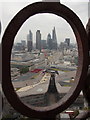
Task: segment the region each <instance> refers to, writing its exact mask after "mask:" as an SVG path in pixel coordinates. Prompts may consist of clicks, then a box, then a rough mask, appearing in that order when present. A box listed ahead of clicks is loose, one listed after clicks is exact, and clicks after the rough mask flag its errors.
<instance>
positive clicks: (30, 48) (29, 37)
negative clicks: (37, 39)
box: [27, 30, 33, 52]
mask: <svg viewBox="0 0 90 120" xmlns="http://www.w3.org/2000/svg"><path fill="white" fill-rule="evenodd" d="M32 40H33V34H32V32H31V30H30V31H29V34H28V35H27V49H28V52H31V51H32V49H33V42H32Z"/></svg>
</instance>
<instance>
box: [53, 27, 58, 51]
mask: <svg viewBox="0 0 90 120" xmlns="http://www.w3.org/2000/svg"><path fill="white" fill-rule="evenodd" d="M52 42H53V49H57V36H56V30H55V27H54V29H53V30H52Z"/></svg>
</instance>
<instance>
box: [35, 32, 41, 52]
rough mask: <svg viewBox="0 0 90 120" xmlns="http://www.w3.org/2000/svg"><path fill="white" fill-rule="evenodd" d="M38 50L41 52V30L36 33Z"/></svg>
mask: <svg viewBox="0 0 90 120" xmlns="http://www.w3.org/2000/svg"><path fill="white" fill-rule="evenodd" d="M36 49H38V50H40V51H41V33H40V30H37V32H36Z"/></svg>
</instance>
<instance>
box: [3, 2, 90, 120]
mask: <svg viewBox="0 0 90 120" xmlns="http://www.w3.org/2000/svg"><path fill="white" fill-rule="evenodd" d="M38 13H53V14H56V15H58V16H61V17H62V18H64V19H65V20H66V21H67V22H68V23H69V24H70V25H71V27H72V29H73V31H74V34H75V36H76V40H77V44H78V53H79V65H78V69H77V73H76V77H75V84H74V85H73V86H72V87H71V89H70V91H69V92H68V93H67V95H65V97H64V98H62V99H61V100H60V101H58V103H55V104H54V105H51V106H48V107H32V106H30V107H29V106H26V105H25V104H24V103H22V102H21V101H20V99H19V98H18V96H17V94H16V93H15V91H14V88H13V85H12V83H11V75H10V74H11V73H10V57H11V50H12V46H13V42H14V38H15V35H16V33H17V32H18V30H19V29H20V27H21V25H22V24H23V23H24V22H25V21H26V20H27V19H28V18H29V17H31V16H33V15H35V14H38ZM12 28H14V29H13V31H12ZM88 41H89V43H88ZM89 50H90V19H89V22H88V25H87V33H86V31H85V29H84V27H83V25H82V23H81V21H80V19H79V18H78V17H77V15H76V14H75V13H74V12H73V11H71V10H70V9H69V8H67V7H66V6H64V5H62V4H60V3H59V2H56V3H55V2H50V3H49V2H48V3H47V2H38V3H34V4H31V5H29V6H27V7H25V8H24V9H22V10H21V11H20V12H19V13H17V15H16V16H15V17H14V18H13V20H12V21H11V22H10V24H9V25H8V27H7V29H6V31H5V33H4V36H3V39H2V65H3V67H2V78H3V80H2V88H3V92H4V94H5V96H6V98H7V100H8V101H9V103H10V104H11V105H12V106H13V108H14V109H15V110H17V111H18V112H20V113H21V114H23V115H25V116H28V117H32V118H33V117H34V118H39V119H41V120H42V119H43V120H44V119H46V120H48V119H49V120H51V119H52V120H55V119H56V115H57V114H59V113H61V112H62V111H64V110H65V109H67V108H68V107H69V106H70V105H71V104H72V103H73V102H74V101H75V100H76V98H77V97H78V95H79V93H80V91H81V90H83V93H84V96H85V98H86V100H87V102H88V107H89V108H90V95H89V94H90V71H89V65H90V61H89V60H90V57H89ZM88 117H90V110H88V111H87V112H85V113H83V115H82V114H80V115H79V116H77V117H76V119H86V118H88Z"/></svg>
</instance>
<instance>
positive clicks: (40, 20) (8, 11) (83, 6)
mask: <svg viewBox="0 0 90 120" xmlns="http://www.w3.org/2000/svg"><path fill="white" fill-rule="evenodd" d="M30 2H31V3H32V1H30ZM30 2H29V3H28V2H21V3H19V2H15V3H14V2H10V3H8V2H7V3H6V2H5V3H1V4H2V5H1V9H3V11H2V16H1V23H2V25H3V26H2V34H1V37H2V35H3V33H4V30H5V28H6V26H7V25H8V23H9V22H10V20H11V19H12V18H13V16H15V14H16V13H17V12H18V11H19V10H20V9H22V8H23V7H25V6H26V5H28V4H30ZM33 2H34V1H33ZM61 2H62V1H61ZM64 4H65V5H66V6H68V7H70V8H71V9H72V10H73V11H74V12H75V13H77V15H78V16H79V18H80V19H81V21H82V23H83V25H84V26H86V24H87V21H88V2H66V3H64ZM54 26H55V28H56V30H57V31H56V32H57V39H58V41H57V42H58V43H60V42H61V41H63V40H64V39H65V37H69V38H71V42H75V41H76V40H75V36H74V33H73V31H72V29H71V27H70V26H69V24H68V23H67V22H66V21H65V20H64V19H62V18H61V17H58V16H57V15H54V14H49V13H47V14H46V13H44V14H37V15H34V16H32V17H30V18H29V19H28V20H27V21H26V22H25V23H24V24H23V25H22V27H21V28H20V30H19V31H18V33H17V35H16V37H15V42H19V41H20V40H22V39H26V34H27V33H28V31H29V30H30V29H31V30H32V32H33V34H34V36H33V39H34V42H35V32H36V31H37V29H40V30H41V34H42V35H43V36H42V39H46V36H47V34H48V33H51V31H50V30H51V29H52V28H53V27H54Z"/></svg>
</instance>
